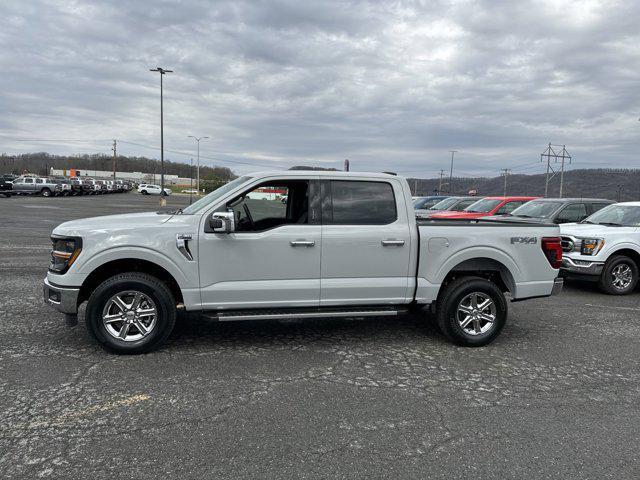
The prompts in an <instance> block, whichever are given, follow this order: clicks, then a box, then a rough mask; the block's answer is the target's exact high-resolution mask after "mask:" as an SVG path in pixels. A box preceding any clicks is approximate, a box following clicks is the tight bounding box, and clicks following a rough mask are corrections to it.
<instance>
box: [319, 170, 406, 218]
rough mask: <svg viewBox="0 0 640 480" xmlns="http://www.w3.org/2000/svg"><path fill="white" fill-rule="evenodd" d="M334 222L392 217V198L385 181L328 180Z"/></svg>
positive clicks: (390, 187)
mask: <svg viewBox="0 0 640 480" xmlns="http://www.w3.org/2000/svg"><path fill="white" fill-rule="evenodd" d="M331 199H332V205H333V220H332V223H333V224H336V225H385V224H387V223H391V222H393V221H395V220H396V218H397V212H396V199H395V196H394V195H393V187H392V186H391V184H390V183H387V182H360V181H345V180H332V181H331Z"/></svg>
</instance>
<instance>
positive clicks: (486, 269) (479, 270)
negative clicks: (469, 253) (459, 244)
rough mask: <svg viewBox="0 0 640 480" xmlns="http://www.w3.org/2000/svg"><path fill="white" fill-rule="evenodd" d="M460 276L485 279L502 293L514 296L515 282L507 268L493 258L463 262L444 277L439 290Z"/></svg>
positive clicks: (471, 259)
mask: <svg viewBox="0 0 640 480" xmlns="http://www.w3.org/2000/svg"><path fill="white" fill-rule="evenodd" d="M461 276H474V277H482V278H486V279H487V280H490V281H492V282H494V283H495V284H496V285H498V287H499V288H500V289H501V290H502V291H503V292H509V293H511V294H513V295H515V292H516V282H515V279H514V278H513V274H512V273H511V271H510V270H509V268H507V266H506V265H505V264H504V263H502V262H500V261H498V260H496V259H493V258H488V257H476V258H470V259H467V260H463V261H462V262H460V263H458V264H457V265H455V266H454V267H453V268H451V270H449V272H448V273H447V274H446V275H445V277H444V280H443V281H442V285H441V289H442V288H443V287H445V286H446V285H448V284H449V283H451V282H452V281H454V280H455V279H457V278H460V277H461Z"/></svg>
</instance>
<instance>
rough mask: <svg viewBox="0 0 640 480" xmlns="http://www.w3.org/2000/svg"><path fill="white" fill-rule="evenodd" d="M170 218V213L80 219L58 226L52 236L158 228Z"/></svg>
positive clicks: (130, 214) (128, 214)
mask: <svg viewBox="0 0 640 480" xmlns="http://www.w3.org/2000/svg"><path fill="white" fill-rule="evenodd" d="M172 216H173V215H172V214H170V213H156V212H144V213H127V214H123V215H106V216H103V217H91V218H82V219H80V220H72V221H70V222H65V223H62V224H60V225H58V226H57V227H56V228H54V229H53V234H54V235H69V236H82V235H83V234H87V233H107V232H110V231H118V230H131V229H138V228H141V227H152V226H159V225H161V224H163V223H165V222H166V221H167V220H169V219H170V218H171V217H172Z"/></svg>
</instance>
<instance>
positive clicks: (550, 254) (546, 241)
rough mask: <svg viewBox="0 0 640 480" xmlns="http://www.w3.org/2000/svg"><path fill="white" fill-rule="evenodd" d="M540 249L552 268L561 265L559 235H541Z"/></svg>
mask: <svg viewBox="0 0 640 480" xmlns="http://www.w3.org/2000/svg"><path fill="white" fill-rule="evenodd" d="M541 245H542V251H543V252H544V255H545V256H546V257H547V260H549V265H551V267H552V268H560V266H561V265H562V244H561V243H560V237H542V242H541Z"/></svg>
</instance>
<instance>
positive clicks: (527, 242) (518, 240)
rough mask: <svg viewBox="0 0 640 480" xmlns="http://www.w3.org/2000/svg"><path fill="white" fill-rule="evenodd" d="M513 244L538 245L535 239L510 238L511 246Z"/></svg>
mask: <svg viewBox="0 0 640 480" xmlns="http://www.w3.org/2000/svg"><path fill="white" fill-rule="evenodd" d="M514 243H521V244H523V245H535V244H536V243H538V239H537V238H536V237H511V245H513V244H514Z"/></svg>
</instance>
